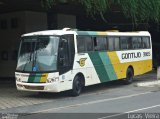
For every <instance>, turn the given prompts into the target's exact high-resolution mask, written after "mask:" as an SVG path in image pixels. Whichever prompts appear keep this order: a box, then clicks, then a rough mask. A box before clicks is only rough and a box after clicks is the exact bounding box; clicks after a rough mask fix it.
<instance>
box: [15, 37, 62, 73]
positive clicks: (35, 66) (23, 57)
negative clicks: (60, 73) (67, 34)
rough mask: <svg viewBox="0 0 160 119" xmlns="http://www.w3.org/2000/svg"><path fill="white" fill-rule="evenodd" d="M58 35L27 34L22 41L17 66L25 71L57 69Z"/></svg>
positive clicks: (19, 69)
mask: <svg viewBox="0 0 160 119" xmlns="http://www.w3.org/2000/svg"><path fill="white" fill-rule="evenodd" d="M59 39H60V37H58V36H27V37H23V38H22V40H21V43H20V49H19V55H18V62H17V68H16V70H18V71H24V72H32V71H33V72H49V71H55V70H57V56H58V45H59Z"/></svg>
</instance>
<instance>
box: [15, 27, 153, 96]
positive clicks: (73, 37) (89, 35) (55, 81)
mask: <svg viewBox="0 0 160 119" xmlns="http://www.w3.org/2000/svg"><path fill="white" fill-rule="evenodd" d="M151 70H152V42H151V36H150V33H149V32H148V31H136V32H118V31H78V30H75V29H70V28H64V29H62V30H46V31H38V32H33V33H27V34H24V35H22V37H21V42H20V47H19V53H18V61H17V67H16V72H15V78H16V87H17V89H18V90H21V91H35V92H61V91H67V90H70V92H71V94H72V95H73V96H78V95H79V94H80V93H81V91H82V88H83V87H85V86H89V85H94V84H99V83H103V82H108V81H113V80H123V81H124V83H125V84H130V83H132V81H133V77H134V76H137V75H142V74H144V73H147V72H149V71H151Z"/></svg>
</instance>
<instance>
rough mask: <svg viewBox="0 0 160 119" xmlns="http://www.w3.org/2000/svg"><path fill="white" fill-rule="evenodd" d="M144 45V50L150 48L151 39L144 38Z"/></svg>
mask: <svg viewBox="0 0 160 119" xmlns="http://www.w3.org/2000/svg"><path fill="white" fill-rule="evenodd" d="M142 45H143V48H146V49H147V48H150V40H149V37H142Z"/></svg>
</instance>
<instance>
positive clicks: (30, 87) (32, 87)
mask: <svg viewBox="0 0 160 119" xmlns="http://www.w3.org/2000/svg"><path fill="white" fill-rule="evenodd" d="M24 87H25V88H26V89H30V90H44V86H26V85H24Z"/></svg>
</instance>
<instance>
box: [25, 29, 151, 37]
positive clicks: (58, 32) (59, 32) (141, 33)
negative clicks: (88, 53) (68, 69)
mask: <svg viewBox="0 0 160 119" xmlns="http://www.w3.org/2000/svg"><path fill="white" fill-rule="evenodd" d="M64 34H77V35H94V36H96V35H105V36H106V35H108V36H150V33H149V32H148V31H135V32H118V31H113V30H111V31H77V30H68V29H67V28H65V29H62V30H46V31H38V32H32V33H27V34H23V35H22V37H23V36H33V35H64Z"/></svg>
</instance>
